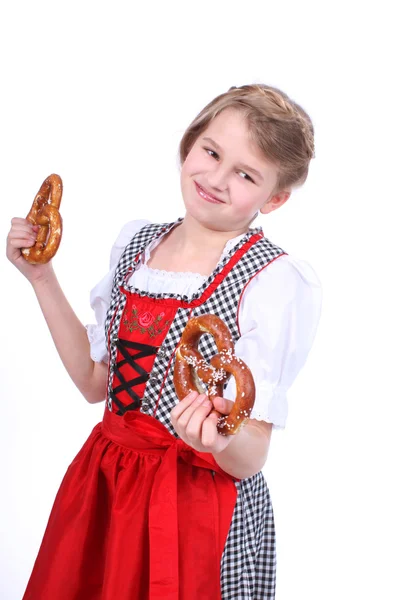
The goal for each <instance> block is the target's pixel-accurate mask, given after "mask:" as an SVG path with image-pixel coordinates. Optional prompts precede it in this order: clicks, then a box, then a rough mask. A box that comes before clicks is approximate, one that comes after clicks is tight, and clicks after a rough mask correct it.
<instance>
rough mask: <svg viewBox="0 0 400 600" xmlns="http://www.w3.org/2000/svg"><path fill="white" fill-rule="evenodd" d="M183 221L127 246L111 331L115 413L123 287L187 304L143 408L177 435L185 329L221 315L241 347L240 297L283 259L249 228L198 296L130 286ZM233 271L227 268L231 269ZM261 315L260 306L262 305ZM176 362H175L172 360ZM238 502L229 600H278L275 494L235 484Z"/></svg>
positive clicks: (228, 559) (227, 579)
mask: <svg viewBox="0 0 400 600" xmlns="http://www.w3.org/2000/svg"><path fill="white" fill-rule="evenodd" d="M181 221H182V219H178V220H177V221H174V222H172V223H167V224H161V225H160V224H150V225H146V226H145V227H143V228H142V229H141V230H140V231H139V232H138V233H137V234H136V235H135V236H134V237H133V239H132V240H131V242H130V243H129V244H128V246H127V247H126V248H125V250H124V252H123V254H122V256H121V259H120V261H119V263H118V266H117V269H116V272H115V276H114V282H113V290H112V294H111V302H110V307H109V310H108V313H107V317H106V322H105V329H106V336H107V339H108V341H109V345H108V349H109V357H110V375H109V394H108V399H107V406H108V408H109V410H112V398H111V391H112V388H111V385H112V379H113V370H112V369H113V365H114V363H115V359H116V353H117V350H116V342H117V340H118V330H119V324H120V320H121V315H122V313H123V309H124V306H125V302H126V295H125V294H123V293H121V290H120V287H121V286H123V287H124V288H125V289H126V290H129V291H131V292H135V293H137V294H140V295H141V296H146V297H151V298H157V299H160V300H161V301H162V299H167V298H174V299H178V300H181V302H182V307H180V308H178V310H177V313H176V315H175V318H174V320H173V322H172V324H171V326H170V328H169V331H168V333H167V335H166V338H165V339H164V342H163V345H162V352H159V354H157V356H156V360H155V362H154V365H153V369H152V372H151V376H150V379H149V380H148V382H147V385H146V390H145V394H144V397H143V400H142V406H141V410H142V412H144V413H147V414H150V415H153V416H155V417H156V418H157V419H158V420H159V421H160V422H161V423H163V425H165V427H166V428H167V429H168V430H169V431H170V433H171V434H172V435H174V436H175V437H178V436H177V434H176V432H175V430H174V429H173V427H172V425H171V422H170V418H169V415H170V412H171V410H172V408H173V407H174V406H175V404H176V403H177V401H178V400H177V397H176V392H175V388H174V384H173V369H174V354H175V349H176V346H177V344H178V343H179V340H180V338H181V335H182V332H183V329H184V327H185V325H186V323H187V321H188V319H189V318H191V317H193V316H197V315H201V314H208V313H211V314H215V315H217V316H219V317H220V318H221V319H222V320H223V321H224V322H225V323H226V324H227V326H228V327H229V329H230V331H231V334H232V338H233V340H234V342H235V341H236V340H237V339H238V338H239V337H240V332H239V330H238V327H237V322H236V318H237V312H238V306H239V301H240V296H241V293H242V291H243V289H244V287H245V286H246V284H247V283H248V282H249V280H250V279H251V278H252V277H253V276H254V275H256V274H257V273H258V272H259V271H260V270H261V269H263V268H265V267H266V265H268V263H270V262H271V261H272V260H274V259H275V258H277V257H279V256H280V255H282V254H284V252H283V250H282V249H281V248H279V247H278V246H275V245H274V244H272V243H271V242H269V241H268V240H267V239H266V238H264V237H263V234H262V230H261V228H260V227H259V228H255V229H252V230H250V231H249V232H248V233H247V234H246V235H245V236H244V238H242V239H241V240H240V241H239V243H238V244H237V245H236V246H235V247H234V248H232V249H231V251H230V252H229V254H228V255H227V256H225V257H224V259H223V260H222V261H221V262H220V263H219V264H218V266H217V268H216V269H215V270H214V272H213V273H212V274H211V275H210V277H209V278H208V279H207V280H206V281H205V282H204V284H203V285H202V286H201V287H200V288H199V289H198V291H197V292H196V293H195V294H194V295H193V296H191V297H190V298H189V297H187V296H179V295H177V294H163V293H160V294H152V293H149V292H144V291H142V290H138V289H136V288H133V287H131V286H128V284H127V280H128V278H129V276H130V274H131V273H132V272H133V270H134V269H135V267H136V265H137V264H138V262H139V260H140V257H141V254H142V253H143V252H144V250H145V248H146V247H147V246H148V245H149V244H150V243H151V242H152V241H153V240H154V239H156V238H157V237H159V236H161V235H162V234H164V233H166V232H168V231H169V230H170V229H172V227H174V226H175V225H177V224H179V223H180V222H181ZM249 240H250V241H251V240H253V241H254V243H252V244H250V243H249V247H248V248H247V249H246V251H245V252H244V254H243V255H242V256H241V257H240V258H239V260H238V261H237V262H236V263H235V264H233V266H232V268H230V269H229V271H228V272H227V274H226V276H225V277H224V278H223V279H222V281H221V282H220V283H219V285H218V287H217V288H216V289H215V290H214V291H213V292H212V293H211V295H210V296H209V297H206V299H205V300H204V301H203V295H204V294H205V292H206V290H207V289H208V288H209V286H210V285H211V284H212V283H213V282H214V280H215V278H216V277H218V275H219V274H221V272H222V271H223V270H224V267H226V266H227V264H228V263H229V261H231V260H232V259H233V257H234V256H235V254H236V253H237V252H238V253H239V252H240V251H241V249H243V246H245V244H246V243H247V242H249ZM227 268H228V267H227ZM255 310H257V307H255ZM199 350H200V352H201V353H202V355H203V356H204V358H205V359H206V360H209V359H210V358H211V357H212V356H213V355H214V354H216V353H217V349H216V345H215V342H214V339H213V338H212V336H208V335H203V336H202V338H201V339H200V343H199ZM171 357H172V360H171ZM236 487H237V490H238V499H237V503H236V507H235V511H234V514H233V519H232V524H231V527H230V531H229V535H228V538H227V542H226V545H225V550H224V553H223V556H222V560H221V593H222V600H266V599H273V598H274V597H275V570H276V561H275V529H274V517H273V509H272V505H271V501H270V496H269V490H268V486H267V484H266V481H265V479H264V476H263V474H262V473H257V474H256V475H254V476H253V477H250V478H248V479H243V480H241V481H240V482H238V483H236Z"/></svg>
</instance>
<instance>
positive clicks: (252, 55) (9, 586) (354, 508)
mask: <svg viewBox="0 0 400 600" xmlns="http://www.w3.org/2000/svg"><path fill="white" fill-rule="evenodd" d="M394 4H395V3H394V2H389V1H388V2H385V1H381V2H375V3H374V2H363V3H361V2H351V1H350V2H343V1H336V2H335V3H330V4H328V3H325V2H320V3H318V4H317V2H315V3H314V2H295V1H293V2H275V3H274V4H272V3H268V2H266V1H258V2H257V1H255V0H246V2H244V1H243V2H235V1H234V0H229V1H228V0H221V1H217V0H213V1H212V2H210V1H209V0H202V2H187V1H186V2H183V1H182V2H179V1H176V0H170V1H169V2H151V3H150V2H149V3H145V2H143V3H140V4H139V3H138V4H135V3H134V2H133V1H131V2H122V1H118V0H115V1H114V2H104V1H102V0H97V1H96V2H93V1H90V2H88V1H85V0H80V2H76V1H75V0H74V1H71V0H70V1H69V2H66V1H64V2H57V1H54V0H52V1H51V2H50V1H49V2H44V1H43V0H35V2H27V1H23V2H21V1H18V0H16V1H14V2H12V3H11V2H10V3H8V8H3V9H2V12H1V14H0V45H1V47H0V51H1V57H2V58H1V87H2V92H1V170H0V171H1V173H0V177H1V188H0V189H1V204H0V211H1V218H0V229H1V231H0V233H1V237H2V239H3V240H4V241H5V238H6V235H7V233H8V230H9V223H10V219H11V218H12V217H13V216H22V217H23V216H26V214H27V212H28V210H29V208H30V206H31V203H32V200H33V197H34V195H35V194H36V192H37V190H38V189H39V186H40V184H41V183H42V181H43V179H44V178H45V177H46V176H47V175H49V174H50V173H52V172H56V173H59V174H60V175H61V176H62V178H63V181H64V198H63V204H62V215H63V219H64V236H63V242H62V245H61V248H60V250H59V253H58V254H57V257H56V258H55V260H54V266H55V269H56V272H57V274H58V277H59V279H60V282H61V285H62V287H63V289H64V291H65V293H66V295H67V297H68V299H69V300H70V302H71V304H72V306H73V307H74V310H75V311H76V313H77V314H78V316H79V318H80V319H81V320H82V322H84V323H89V322H93V316H92V313H91V309H90V306H89V290H90V288H91V287H93V286H94V284H95V283H96V282H97V281H98V280H99V279H100V278H101V277H102V276H103V275H104V274H105V272H106V270H107V268H108V260H109V252H110V249H111V246H112V243H113V242H114V240H115V238H116V236H117V234H118V232H119V230H120V228H121V227H122V225H123V224H124V223H125V222H127V221H129V220H132V219H137V218H148V219H155V220H158V221H160V222H161V221H164V220H165V221H170V220H174V219H175V218H177V217H178V216H181V215H182V213H183V208H182V202H181V198H180V188H179V170H178V167H177V149H178V143H179V140H180V137H181V135H182V133H183V131H184V129H185V128H186V126H187V125H188V124H189V122H190V121H191V119H192V118H193V117H194V116H195V115H196V114H197V113H198V112H199V110H200V109H201V108H202V107H203V106H204V105H205V104H206V103H207V102H209V101H210V100H211V99H212V98H213V97H214V96H216V95H217V94H219V93H221V92H223V91H226V90H227V89H228V88H229V87H230V86H231V85H242V84H244V83H253V82H264V83H268V84H271V85H275V86H277V87H280V88H281V89H283V90H284V91H286V92H287V93H288V94H289V95H290V96H292V97H293V98H294V99H295V100H296V101H297V102H299V103H300V104H302V105H303V106H304V108H305V109H306V110H307V111H308V112H309V114H310V115H311V117H312V119H313V121H314V124H315V130H316V155H317V156H316V159H315V160H314V161H313V163H312V167H311V170H310V175H309V179H308V181H307V183H306V184H305V186H304V187H303V188H302V189H301V190H300V191H298V192H296V193H295V194H294V195H293V196H292V198H291V200H290V201H289V202H288V203H287V204H286V205H285V206H284V207H283V208H282V209H281V210H279V211H277V212H275V213H273V214H272V215H270V216H266V217H264V219H261V220H259V222H258V223H257V224H261V225H262V226H263V228H264V231H265V234H266V236H267V237H268V238H270V239H271V240H272V241H273V242H275V243H277V244H278V245H280V246H282V247H283V248H285V250H287V251H288V252H289V253H291V254H293V255H294V256H296V257H298V258H301V259H305V260H308V261H309V262H310V263H311V264H312V266H313V267H314V268H315V270H316V271H317V273H318V275H319V277H320V279H321V281H322V284H323V289H324V305H323V313H322V318H321V322H320V327H319V330H318V334H317V338H316V341H315V345H314V347H313V349H312V351H311V353H310V356H309V360H308V363H307V365H306V367H305V368H304V370H303V371H302V372H301V374H300V375H299V377H298V379H297V380H296V382H295V384H294V386H293V387H292V389H291V392H290V396H289V402H290V414H289V420H288V424H287V428H286V429H285V431H283V432H276V433H274V434H273V439H272V445H271V450H270V455H269V458H268V462H267V466H266V468H265V474H266V477H267V479H268V483H269V486H270V490H271V495H272V499H273V504H274V508H275V517H276V527H277V540H278V541H277V543H278V561H279V564H278V574H277V575H278V585H277V600H292V599H294V598H306V599H307V600H321V599H324V600H331V599H335V600H336V599H337V598H340V599H341V600H347V599H349V600H350V599H351V600H353V599H355V598H357V599H358V598H363V600H367V599H372V598H373V599H376V598H384V599H385V600H394V599H398V598H399V597H400V585H399V579H398V565H399V541H398V540H399V539H400V527H399V518H398V510H399V509H398V507H399V505H400V497H399V493H398V490H397V480H398V473H399V466H398V462H399V456H400V452H399V444H398V428H399V416H400V412H399V403H400V394H399V385H398V376H397V373H398V368H399V333H400V327H399V316H398V310H399V305H400V297H399V291H398V288H399V286H398V277H399V264H398V258H399V253H398V244H397V241H398V221H397V218H396V217H397V214H398V202H399V191H398V173H399V167H398V165H399V158H400V156H399V134H400V130H399V106H400V103H399V93H398V72H399V71H398V59H396V58H395V55H396V54H398V52H399V50H400V49H399V47H396V38H397V39H398V28H397V25H396V19H395V18H394ZM0 261H1V265H0V269H1V285H2V294H1V299H0V301H1V308H0V310H1V316H2V330H1V339H2V348H1V351H2V358H1V363H0V364H1V388H0V393H1V411H2V418H1V420H0V444H1V448H0V450H1V457H2V461H1V495H0V504H1V507H0V508H1V513H0V514H1V517H0V519H1V521H0V526H1V531H0V534H1V573H0V580H1V584H0V585H1V588H0V596H1V598H4V599H5V600H18V599H20V598H21V597H22V594H23V590H24V589H25V585H26V582H27V579H28V577H29V574H30V571H31V568H32V565H33V561H34V559H35V556H36V553H37V550H38V546H39V543H40V541H41V537H42V535H43V531H44V528H45V525H46V522H47V518H48V515H49V512H50V509H51V506H52V503H53V499H54V496H55V493H56V491H57V489H58V486H59V484H60V481H61V478H62V476H63V474H64V472H65V470H66V467H67V466H68V464H69V463H70V461H71V460H72V458H73V456H74V455H75V453H76V452H77V451H78V449H79V448H80V447H81V445H82V444H83V442H84V440H85V439H86V437H87V436H88V434H89V432H90V431H91V428H92V427H93V426H94V425H95V424H96V423H97V422H98V421H99V420H100V419H101V415H102V411H103V405H97V406H91V405H89V404H87V403H86V402H85V400H84V399H83V398H82V397H81V396H80V394H79V393H78V391H77V390H76V389H75V388H74V385H73V384H72V382H71V381H70V379H69V377H68V375H67V373H66V372H65V371H64V368H63V366H62V364H61V361H60V360H59V358H58V355H57V353H56V351H55V350H54V348H53V345H52V340H51V338H50V335H49V333H48V331H47V329H46V326H45V323H44V320H43V317H42V315H41V312H40V310H39V308H38V305H37V303H36V300H35V297H34V294H33V292H32V290H31V288H30V286H29V284H28V283H27V281H26V280H25V279H24V278H23V277H22V276H21V275H20V273H19V272H18V271H17V270H16V269H14V268H13V267H12V265H11V264H10V263H8V262H7V260H6V259H5V255H4V253H3V257H1V258H0ZM55 600H56V599H55Z"/></svg>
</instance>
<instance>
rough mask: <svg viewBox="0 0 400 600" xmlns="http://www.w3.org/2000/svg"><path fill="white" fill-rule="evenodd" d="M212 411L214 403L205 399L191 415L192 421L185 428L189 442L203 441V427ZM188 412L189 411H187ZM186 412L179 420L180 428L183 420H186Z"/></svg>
mask: <svg viewBox="0 0 400 600" xmlns="http://www.w3.org/2000/svg"><path fill="white" fill-rule="evenodd" d="M211 409H212V403H211V402H210V400H209V399H208V398H205V399H204V400H203V402H202V404H200V405H199V406H197V407H196V409H195V410H194V412H193V413H192V414H191V416H190V419H189V421H188V423H187V425H186V426H185V434H186V437H187V438H188V440H189V441H193V442H197V441H200V440H201V439H202V427H203V424H204V422H205V420H206V419H207V417H208V415H209V414H210V411H211ZM186 412H188V411H186ZM186 412H185V413H184V415H182V417H181V418H180V419H179V422H178V424H179V426H180V425H181V424H182V419H184V418H186Z"/></svg>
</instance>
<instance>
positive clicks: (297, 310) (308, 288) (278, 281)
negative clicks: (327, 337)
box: [171, 257, 321, 479]
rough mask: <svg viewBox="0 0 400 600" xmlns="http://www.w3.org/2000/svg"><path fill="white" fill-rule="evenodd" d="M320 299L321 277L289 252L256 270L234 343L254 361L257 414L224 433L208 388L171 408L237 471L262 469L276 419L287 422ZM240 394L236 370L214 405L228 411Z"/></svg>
mask: <svg viewBox="0 0 400 600" xmlns="http://www.w3.org/2000/svg"><path fill="white" fill-rule="evenodd" d="M266 298H268V302H266ZM320 305H321V290H320V284H319V281H318V279H317V278H316V276H315V274H314V273H313V272H312V270H310V267H306V265H305V264H304V263H300V262H299V261H297V262H296V261H292V259H290V258H289V257H285V258H284V260H282V259H280V260H279V261H276V262H275V263H273V264H271V265H270V267H268V269H265V270H264V271H262V272H261V273H260V274H259V275H258V276H257V277H255V278H254V279H253V280H252V281H251V283H250V284H249V285H248V287H247V289H246V293H245V294H244V295H243V302H242V304H241V306H240V310H239V323H240V330H241V334H242V335H241V337H240V338H239V340H238V341H237V342H236V344H235V354H236V356H238V357H240V358H242V359H243V360H244V362H245V363H246V364H247V366H248V367H249V368H250V370H251V371H252V373H253V377H254V380H255V384H256V401H255V405H254V408H253V411H252V413H251V417H253V418H250V420H249V421H248V423H247V425H246V426H245V427H244V428H243V429H241V430H240V431H239V433H237V434H236V435H234V436H221V435H219V434H218V433H217V428H216V426H217V418H216V416H215V414H212V413H211V414H210V411H211V408H212V405H211V403H210V402H208V401H207V398H206V396H204V395H203V400H204V401H201V400H196V398H190V394H189V396H187V398H185V399H183V400H182V401H181V402H180V403H179V404H178V405H177V406H176V407H175V408H174V409H173V411H172V413H171V421H172V424H173V426H174V428H175V430H176V431H177V433H178V434H179V436H180V437H181V438H182V439H183V440H184V441H185V442H186V443H188V444H189V445H190V446H192V447H194V448H195V449H196V450H199V451H201V452H211V453H212V454H213V456H214V459H215V461H216V462H217V463H218V465H219V466H220V467H221V468H222V469H223V470H224V471H226V472H227V473H230V474H231V475H233V476H234V477H237V478H238V479H242V478H244V477H250V476H252V475H254V474H255V473H257V472H258V471H260V470H261V469H262V467H263V466H264V464H265V461H266V459H267V455H268V449H269V443H270V438H271V431H272V426H273V425H272V424H274V425H275V426H277V427H284V425H285V421H286V410H287V408H286V392H287V390H288V389H289V387H290V386H291V385H292V383H293V381H294V380H295V378H296V376H297V374H298V373H299V371H300V370H301V368H302V367H303V366H304V363H305V361H306V358H307V355H308V352H309V350H310V348H311V345H312V343H313V340H314V337H315V332H316V327H317V323H318V320H319V314H320ZM255 307H256V309H255ZM196 395H197V396H198V394H196ZM235 397H236V386H235V384H234V379H233V378H231V379H230V381H229V383H228V386H227V388H226V389H225V391H224V398H215V399H213V402H214V405H215V408H216V409H217V410H218V411H219V412H221V413H223V414H228V413H229V410H230V407H231V403H230V400H233V399H234V398H235ZM254 417H257V418H254Z"/></svg>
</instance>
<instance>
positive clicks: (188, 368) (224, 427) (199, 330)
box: [174, 315, 255, 435]
mask: <svg viewBox="0 0 400 600" xmlns="http://www.w3.org/2000/svg"><path fill="white" fill-rule="evenodd" d="M205 333H209V334H211V335H212V336H213V337H214V340H215V344H216V346H217V349H218V354H215V356H213V357H212V358H211V360H210V364H208V363H207V361H206V360H205V359H204V358H203V357H202V355H201V354H200V352H199V351H198V349H197V347H198V343H199V340H200V338H201V336H202V335H203V334H205ZM231 375H233V376H234V378H235V381H236V400H235V403H234V405H233V408H232V410H231V412H230V413H229V415H221V414H220V413H219V412H218V411H216V410H215V409H214V410H213V411H212V412H214V413H216V414H218V415H219V419H218V424H217V429H218V433H220V434H221V435H234V434H235V433H237V432H238V431H239V430H240V429H241V428H242V427H243V426H244V425H245V424H246V423H247V421H248V420H249V418H250V412H251V409H252V408H253V405H254V400H255V386H254V379H253V376H252V374H251V371H250V369H249V368H248V367H247V366H246V365H245V363H244V362H243V361H242V360H241V359H240V358H237V357H236V356H235V355H234V345H233V341H232V338H231V334H230V331H229V329H228V327H227V326H226V325H225V323H224V322H223V321H222V320H221V319H220V318H219V317H217V316H216V315H201V316H199V317H193V318H192V319H190V320H189V321H188V323H187V325H186V327H185V329H184V331H183V334H182V338H181V340H180V342H179V346H178V348H177V351H176V360H175V368H174V385H175V391H176V394H177V396H178V398H179V400H183V398H185V397H186V396H187V395H188V394H189V393H190V392H192V391H197V392H199V393H200V394H204V393H205V391H204V386H203V385H202V383H201V382H203V383H204V384H205V385H206V387H207V394H208V396H209V397H210V398H212V396H222V395H223V389H224V387H223V386H224V383H225V381H226V380H227V379H228V377H230V376H231Z"/></svg>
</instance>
